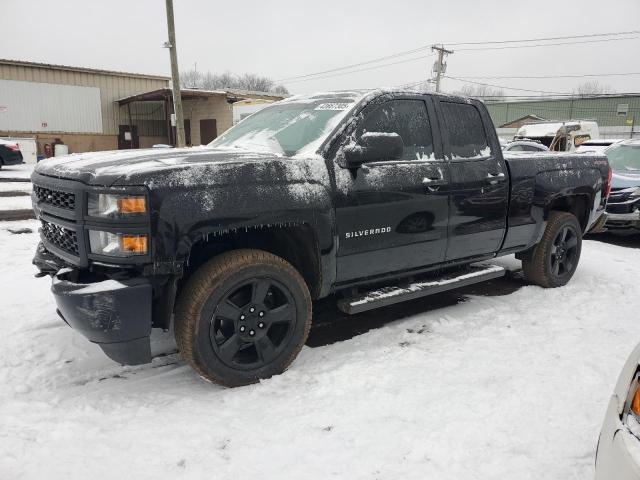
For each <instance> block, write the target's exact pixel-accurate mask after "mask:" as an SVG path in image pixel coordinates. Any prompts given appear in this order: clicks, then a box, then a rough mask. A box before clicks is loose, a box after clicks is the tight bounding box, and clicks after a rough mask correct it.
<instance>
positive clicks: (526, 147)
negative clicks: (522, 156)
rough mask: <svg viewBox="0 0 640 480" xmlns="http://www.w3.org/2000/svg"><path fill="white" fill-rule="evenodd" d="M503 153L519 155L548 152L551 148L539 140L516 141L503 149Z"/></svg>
mask: <svg viewBox="0 0 640 480" xmlns="http://www.w3.org/2000/svg"><path fill="white" fill-rule="evenodd" d="M502 151H503V152H509V153H517V152H529V153H533V152H548V151H549V148H548V147H547V146H546V145H544V144H543V143H542V142H539V141H537V140H528V139H522V140H514V141H513V142H509V143H507V144H506V145H505V146H504V148H503V149H502Z"/></svg>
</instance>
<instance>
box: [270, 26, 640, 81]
mask: <svg viewBox="0 0 640 480" xmlns="http://www.w3.org/2000/svg"><path fill="white" fill-rule="evenodd" d="M634 34H640V30H631V31H624V32H610V33H592V34H586V35H568V36H563V37H541V38H528V39H520V40H489V41H483V42H457V43H456V42H447V43H445V44H446V45H451V46H458V45H495V44H509V43H525V42H534V41H548V40H568V39H577V38H593V37H612V36H620V35H634ZM634 38H637V37H632V38H624V39H608V40H633V39H634ZM608 40H598V41H600V42H602V41H608ZM591 42H595V41H594V40H592V41H591ZM572 43H574V42H565V43H558V44H543V45H529V46H527V45H521V46H518V45H516V46H511V47H486V48H485V49H501V48H525V47H534V46H547V45H548V46H553V45H568V44H572ZM576 43H589V41H587V42H576ZM429 48H431V44H429V45H422V46H420V47H417V48H413V49H410V50H404V51H401V52H396V53H392V54H389V55H385V56H383V57H378V58H374V59H371V60H367V61H364V62H358V63H352V64H350V65H344V66H342V67H335V68H331V69H328V70H322V71H318V72H313V73H307V74H303V75H294V76H290V77H284V78H281V79H279V80H275V82H276V83H283V82H286V83H293V82H292V81H293V80H298V79H303V78H310V77H317V76H319V75H326V74H329V73H335V72H339V71H342V70H349V69H352V68H356V67H361V66H364V65H371V64H374V63H378V62H382V61H385V60H390V59H393V58H397V57H403V56H406V55H410V54H412V53H417V52H421V51H424V50H427V49H429ZM460 50H462V51H472V50H483V49H474V48H463V49H460ZM414 60H417V59H414ZM408 61H412V60H408ZM356 71H357V70H356ZM356 71H354V72H353V73H355V72H356ZM323 78H327V77H326V76H325V77H323Z"/></svg>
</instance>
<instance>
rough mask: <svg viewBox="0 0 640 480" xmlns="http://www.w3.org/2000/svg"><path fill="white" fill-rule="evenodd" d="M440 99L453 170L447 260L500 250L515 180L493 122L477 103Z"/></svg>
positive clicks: (448, 152) (445, 148) (443, 127)
mask: <svg viewBox="0 0 640 480" xmlns="http://www.w3.org/2000/svg"><path fill="white" fill-rule="evenodd" d="M438 104H439V106H440V108H439V114H440V116H441V123H442V130H443V133H442V137H443V142H444V150H445V157H446V158H448V159H449V168H450V174H451V204H450V210H449V241H448V245H447V252H446V259H447V260H456V259H459V258H465V257H473V256H480V255H484V254H489V253H493V252H496V251H497V250H498V249H499V248H500V246H501V244H502V240H503V238H504V234H505V230H506V215H507V207H508V201H509V182H508V172H507V168H506V164H505V162H504V159H503V158H502V152H501V151H500V150H499V147H498V145H499V144H498V141H497V137H496V134H495V130H494V129H493V124H492V123H491V120H490V119H489V118H488V115H487V113H486V111H485V110H484V109H480V108H478V106H476V105H474V104H473V103H466V102H456V101H455V100H449V99H447V100H446V101H445V100H444V99H441V100H438ZM494 137H495V138H494Z"/></svg>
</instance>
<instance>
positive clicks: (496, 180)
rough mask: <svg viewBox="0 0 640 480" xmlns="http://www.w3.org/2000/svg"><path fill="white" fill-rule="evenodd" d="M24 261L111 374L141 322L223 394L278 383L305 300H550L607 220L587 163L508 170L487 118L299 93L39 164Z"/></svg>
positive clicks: (450, 105) (600, 174)
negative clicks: (170, 139)
mask: <svg viewBox="0 0 640 480" xmlns="http://www.w3.org/2000/svg"><path fill="white" fill-rule="evenodd" d="M32 181H33V185H34V190H33V204H34V209H35V211H36V214H37V216H38V218H39V221H40V222H41V230H40V234H41V240H42V241H41V243H40V245H39V246H38V249H37V252H36V256H35V258H34V264H35V265H36V266H37V267H38V268H39V270H40V273H39V275H50V276H51V277H52V279H53V284H52V292H53V294H54V296H55V299H56V302H57V305H58V312H59V314H60V315H61V316H62V317H63V318H64V320H65V321H66V322H67V323H68V324H69V325H70V326H72V327H73V328H75V329H77V330H79V331H81V332H82V333H83V334H84V335H85V336H86V337H87V338H88V339H89V340H91V341H92V342H95V343H97V344H99V345H100V346H101V347H102V349H103V350H104V352H105V353H106V354H107V355H108V356H109V357H111V358H112V359H114V360H116V361H118V362H120V363H123V364H138V363H145V362H149V361H150V360H151V351H150V341H149V335H150V332H151V329H152V328H161V329H169V327H170V325H172V324H173V326H174V331H175V337H176V342H177V345H178V348H179V349H180V352H181V354H182V356H183V357H184V359H185V360H186V361H187V362H188V363H189V364H190V365H191V366H193V367H194V368H195V369H196V370H197V371H198V372H199V373H200V374H201V375H202V376H203V377H205V378H207V379H209V380H212V381H215V382H218V383H221V384H224V385H229V386H236V385H244V384H248V383H252V382H256V381H258V380H259V379H261V378H267V377H270V376H272V375H275V374H279V373H281V372H282V371H284V370H285V369H286V368H287V367H288V366H289V365H290V364H291V362H292V361H293V360H294V358H295V357H296V355H297V354H298V352H299V351H300V349H301V348H302V346H303V345H304V343H305V340H306V338H307V334H308V332H309V329H310V326H311V318H312V304H313V302H314V301H315V300H317V299H320V298H323V297H327V296H328V295H330V294H333V295H335V298H336V301H337V302H338V307H339V308H340V309H341V310H343V311H345V312H347V313H357V312H361V311H365V310H368V309H372V308H377V307H381V306H384V305H389V304H392V303H397V302H401V301H405V300H410V299H413V298H416V297H420V296H424V295H429V294H432V293H436V292H441V291H443V290H446V289H450V288H456V287H460V286H463V285H468V284H470V283H474V282H479V281H482V280H487V279H490V278H495V277H497V276H499V275H502V274H504V269H503V268H502V267H499V266H495V265H491V264H487V263H483V262H486V261H488V260H490V259H492V258H494V257H497V256H502V255H509V254H515V255H516V257H517V258H519V259H520V260H521V261H522V265H523V270H524V275H525V277H526V278H527V279H528V280H529V281H530V282H531V283H534V284H537V285H540V286H542V287H559V286H562V285H564V284H566V283H567V282H568V281H569V279H570V278H571V277H572V275H573V274H574V272H575V270H576V267H577V265H578V261H579V258H580V251H581V246H582V235H583V234H584V233H585V232H588V231H590V230H593V229H597V228H600V226H601V224H602V223H603V221H604V215H603V213H604V210H605V204H606V199H607V195H608V193H609V190H610V187H611V172H610V169H609V165H608V162H607V159H606V157H604V156H601V155H591V154H580V155H576V154H552V153H548V154H546V153H538V154H535V155H531V156H529V155H526V154H520V155H514V156H512V157H510V156H503V153H502V150H501V148H500V144H499V142H498V137H497V135H496V132H495V129H494V127H493V124H492V122H491V119H490V118H489V115H488V113H487V110H486V108H485V106H484V105H483V104H482V103H481V102H480V101H476V100H472V99H468V98H462V97H457V96H446V95H439V94H427V93H416V92H405V91H381V90H377V91H370V92H362V91H347V92H334V93H322V94H316V95H303V96H295V97H291V98H288V99H286V100H284V101H281V102H278V103H275V104H273V105H271V106H269V107H267V108H265V109H263V110H261V111H260V112H258V113H255V114H254V115H252V116H250V117H248V118H246V119H244V120H243V121H242V122H240V123H239V124H238V125H236V126H234V127H233V128H231V129H230V130H228V131H227V132H225V133H224V134H223V135H222V136H220V137H219V138H218V139H216V140H214V141H213V142H212V143H211V144H210V145H209V146H206V147H197V148H187V149H170V150H169V149H167V150H161V149H150V150H140V151H119V152H100V153H93V154H80V155H71V156H69V157H66V158H64V159H62V160H61V159H58V158H56V159H54V160H46V161H43V162H41V163H39V164H38V166H37V167H36V170H35V172H34V174H33V176H32Z"/></svg>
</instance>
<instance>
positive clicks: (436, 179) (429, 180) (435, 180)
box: [422, 176, 446, 193]
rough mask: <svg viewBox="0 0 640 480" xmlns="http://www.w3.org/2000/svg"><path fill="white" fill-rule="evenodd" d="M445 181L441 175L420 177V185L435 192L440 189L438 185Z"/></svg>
mask: <svg viewBox="0 0 640 480" xmlns="http://www.w3.org/2000/svg"><path fill="white" fill-rule="evenodd" d="M445 183H446V182H445V180H444V177H442V176H433V177H424V178H423V179H422V185H423V186H425V187H426V188H427V190H429V192H431V193H435V192H437V191H438V190H440V185H444V184H445Z"/></svg>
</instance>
